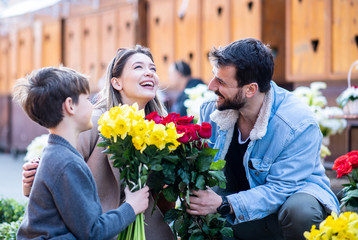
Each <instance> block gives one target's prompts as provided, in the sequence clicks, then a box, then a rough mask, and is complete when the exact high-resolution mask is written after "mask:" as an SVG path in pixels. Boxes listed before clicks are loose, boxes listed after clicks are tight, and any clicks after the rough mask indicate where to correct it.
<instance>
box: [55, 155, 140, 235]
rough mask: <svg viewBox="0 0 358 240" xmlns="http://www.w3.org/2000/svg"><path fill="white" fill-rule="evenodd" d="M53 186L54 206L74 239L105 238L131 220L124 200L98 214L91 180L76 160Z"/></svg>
mask: <svg viewBox="0 0 358 240" xmlns="http://www.w3.org/2000/svg"><path fill="white" fill-rule="evenodd" d="M53 189H54V190H53V192H52V194H53V198H54V201H55V204H56V208H57V209H58V211H59V214H60V215H61V217H62V219H63V221H64V223H65V224H66V226H67V227H68V229H69V230H70V231H71V232H72V233H73V235H75V236H76V238H78V239H109V238H112V237H114V236H115V235H117V234H118V233H120V232H121V231H123V230H124V229H125V228H126V227H127V226H128V225H129V224H130V223H131V222H133V221H134V220H135V213H134V210H133V208H132V207H131V206H130V205H129V204H128V203H125V204H123V205H121V206H120V207H119V208H117V209H113V210H110V211H108V212H106V213H103V214H102V207H101V204H100V202H99V198H98V196H97V191H96V185H95V183H94V179H93V178H92V176H91V173H90V171H89V169H88V168H86V166H82V165H81V164H79V163H76V162H71V163H69V164H67V166H66V167H65V168H64V169H63V172H62V173H60V174H59V177H58V179H57V180H56V182H55V184H54V188H53Z"/></svg>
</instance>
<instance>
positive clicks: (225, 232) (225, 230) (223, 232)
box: [220, 227, 234, 237]
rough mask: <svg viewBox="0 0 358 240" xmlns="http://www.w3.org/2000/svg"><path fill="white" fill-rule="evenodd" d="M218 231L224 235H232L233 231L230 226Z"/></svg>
mask: <svg viewBox="0 0 358 240" xmlns="http://www.w3.org/2000/svg"><path fill="white" fill-rule="evenodd" d="M220 232H221V234H222V235H223V236H224V237H233V236H234V231H233V230H232V228H231V227H224V228H222V229H221V230H220Z"/></svg>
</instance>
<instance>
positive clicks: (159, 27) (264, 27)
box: [147, 0, 285, 87]
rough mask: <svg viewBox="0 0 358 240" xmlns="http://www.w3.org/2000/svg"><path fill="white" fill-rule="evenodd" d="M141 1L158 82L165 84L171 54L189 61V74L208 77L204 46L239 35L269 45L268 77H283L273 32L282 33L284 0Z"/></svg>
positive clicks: (220, 43) (281, 42)
mask: <svg viewBox="0 0 358 240" xmlns="http://www.w3.org/2000/svg"><path fill="white" fill-rule="evenodd" d="M147 2H148V8H147V9H148V13H147V14H148V32H149V33H148V46H149V47H150V49H151V51H152V53H153V56H154V59H155V61H156V65H157V68H158V75H159V76H160V82H161V85H162V86H163V87H165V86H168V84H169V82H168V76H167V74H168V67H169V65H170V64H171V63H172V62H173V61H176V60H184V61H187V62H188V63H190V65H191V68H192V72H193V76H194V77H200V78H202V79H203V80H204V82H206V83H208V82H209V81H210V80H211V78H212V66H211V65H210V63H209V60H208V53H209V52H210V50H211V49H212V48H213V47H219V46H224V45H227V44H229V43H230V42H232V41H235V40H238V39H241V38H245V37H254V38H258V39H261V40H263V41H264V42H265V43H267V44H269V45H270V46H273V47H274V51H275V57H276V59H275V61H276V72H275V77H274V79H276V80H277V81H278V82H279V83H285V78H284V56H285V54H284V52H285V45H284V44H285V41H284V37H276V36H284V31H285V27H284V26H285V21H284V19H285V13H284V12H285V11H284V9H285V1H284V0H272V1H269V2H270V3H267V2H268V1H262V0H255V1H249V0H235V1H234V0H205V1H203V0H192V1H188V5H187V6H186V7H184V8H183V2H185V1H182V0H147ZM273 9H279V10H276V11H273ZM268 29H269V30H268ZM163 46H166V47H165V48H163ZM278 49H279V51H278Z"/></svg>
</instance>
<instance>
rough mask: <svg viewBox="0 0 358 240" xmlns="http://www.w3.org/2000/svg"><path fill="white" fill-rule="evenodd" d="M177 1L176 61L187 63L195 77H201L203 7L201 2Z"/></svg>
mask: <svg viewBox="0 0 358 240" xmlns="http://www.w3.org/2000/svg"><path fill="white" fill-rule="evenodd" d="M182 4H183V1H182V0H176V1H175V12H174V18H175V25H174V61H177V60H183V61H185V62H187V63H188V64H189V65H190V67H191V70H192V76H193V77H200V76H201V71H200V70H201V65H200V62H201V57H200V56H201V48H200V42H201V41H200V40H201V34H200V31H201V20H200V19H201V5H200V1H197V0H195V1H188V5H187V6H184V5H182Z"/></svg>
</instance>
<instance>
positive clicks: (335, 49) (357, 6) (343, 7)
mask: <svg viewBox="0 0 358 240" xmlns="http://www.w3.org/2000/svg"><path fill="white" fill-rule="evenodd" d="M357 59H358V0H350V1H342V0H333V1H332V69H331V71H332V72H333V73H334V74H343V76H344V77H345V76H346V75H347V73H348V70H349V67H350V66H351V64H352V63H353V62H354V61H355V60H357Z"/></svg>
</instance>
